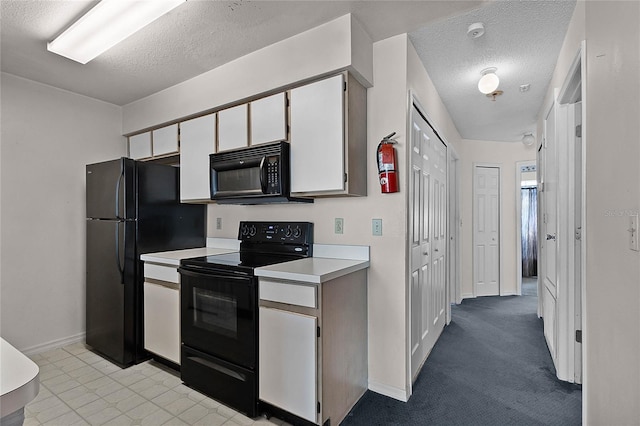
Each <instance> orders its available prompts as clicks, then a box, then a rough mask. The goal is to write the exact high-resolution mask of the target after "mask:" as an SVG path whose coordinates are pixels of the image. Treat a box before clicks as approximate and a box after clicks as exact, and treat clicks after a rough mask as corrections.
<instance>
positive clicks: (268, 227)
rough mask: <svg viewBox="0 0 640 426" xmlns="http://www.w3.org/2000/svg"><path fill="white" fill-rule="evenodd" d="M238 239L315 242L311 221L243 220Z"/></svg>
mask: <svg viewBox="0 0 640 426" xmlns="http://www.w3.org/2000/svg"><path fill="white" fill-rule="evenodd" d="M238 239H239V240H240V241H243V242H253V243H287V244H303V245H310V244H313V223H311V222H252V221H241V222H240V226H239V229H238Z"/></svg>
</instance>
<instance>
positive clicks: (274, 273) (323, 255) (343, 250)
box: [140, 239, 369, 284]
mask: <svg viewBox="0 0 640 426" xmlns="http://www.w3.org/2000/svg"><path fill="white" fill-rule="evenodd" d="M213 244H215V245H216V247H202V248H195V249H185V250H174V251H165V252H159V253H148V254H143V255H141V256H140V259H141V260H143V261H145V262H152V263H159V264H163V265H171V266H180V260H181V259H188V258H190V257H199V256H211V255H216V254H225V253H233V252H235V251H238V249H237V248H235V246H234V245H233V244H231V245H230V244H229V243H228V242H227V241H226V240H224V239H216V241H214V240H213V239H209V240H208V241H207V245H213ZM313 251H314V257H308V258H306V259H300V260H293V261H291V262H284V263H278V264H275V265H269V266H263V267H261V268H256V269H255V271H254V273H255V275H256V276H258V277H269V278H277V279H283V280H291V281H301V282H308V283H315V284H320V283H323V282H326V281H330V280H333V279H335V278H338V277H341V276H343V275H347V274H350V273H352V272H356V271H359V270H361V269H366V268H368V267H369V247H368V246H347V245H331V244H314V246H313Z"/></svg>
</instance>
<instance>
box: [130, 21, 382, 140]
mask: <svg viewBox="0 0 640 426" xmlns="http://www.w3.org/2000/svg"><path fill="white" fill-rule="evenodd" d="M371 54H372V53H371V39H370V38H369V36H368V35H367V33H366V32H365V31H364V30H363V29H362V26H361V25H360V24H359V23H358V21H356V20H355V19H354V18H353V17H352V16H351V15H344V16H342V17H340V18H337V19H335V20H333V21H330V22H328V23H326V24H323V25H320V26H318V27H316V28H312V29H310V30H308V31H305V32H303V33H300V34H297V35H295V36H293V37H290V38H288V39H285V40H282V41H280V42H278V43H274V44H272V45H270V46H267V47H265V48H263V49H260V50H257V51H255V52H252V53H250V54H248V55H245V56H243V57H241V58H238V59H236V60H234V61H231V62H229V63H226V64H224V65H222V66H220V67H218V68H215V69H213V70H210V71H207V72H205V73H203V74H200V75H198V76H196V77H194V78H192V79H190V80H187V81H185V82H183V83H179V84H176V85H175V86H172V87H169V88H168V89H165V90H162V91H160V92H158V93H155V94H153V95H150V96H148V97H146V98H143V99H140V100H138V101H135V102H132V103H130V104H128V105H125V106H124V107H123V112H124V115H123V123H122V129H123V133H124V134H129V133H132V132H137V131H139V130H142V129H145V128H149V127H156V126H158V125H160V124H163V123H166V122H171V121H175V120H178V119H182V118H185V117H188V116H193V115H197V114H201V113H202V112H204V111H210V110H215V109H220V108H221V107H222V106H225V105H229V104H233V103H238V102H240V101H242V100H244V99H247V98H251V97H254V96H256V95H259V94H266V93H269V92H273V91H276V90H279V89H281V88H283V87H287V86H290V85H292V84H293V83H297V82H300V81H304V80H309V79H312V78H316V77H317V76H319V75H326V74H330V73H335V72H337V71H340V70H349V71H350V72H352V74H353V75H354V76H355V77H356V78H358V79H359V80H360V82H361V83H362V84H363V85H365V87H369V86H370V85H371V79H372V70H371Z"/></svg>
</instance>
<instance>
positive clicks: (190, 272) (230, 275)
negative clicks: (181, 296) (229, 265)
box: [178, 266, 250, 280]
mask: <svg viewBox="0 0 640 426" xmlns="http://www.w3.org/2000/svg"><path fill="white" fill-rule="evenodd" d="M196 268H198V267H197V266H189V267H184V266H180V267H179V268H178V272H179V273H180V274H183V275H187V276H190V277H194V278H206V279H211V278H215V277H220V278H224V279H231V280H246V279H247V278H250V277H249V275H247V274H246V273H245V272H240V271H225V273H218V272H211V271H210V270H208V269H204V268H202V269H201V270H200V271H198V270H195V269H196Z"/></svg>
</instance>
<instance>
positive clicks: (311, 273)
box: [254, 257, 369, 284]
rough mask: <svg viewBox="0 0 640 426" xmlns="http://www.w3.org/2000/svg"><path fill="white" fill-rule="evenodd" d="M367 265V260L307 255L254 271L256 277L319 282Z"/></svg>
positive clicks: (364, 267)
mask: <svg viewBox="0 0 640 426" xmlns="http://www.w3.org/2000/svg"><path fill="white" fill-rule="evenodd" d="M368 267H369V261H368V260H352V259H332V258H327V257H308V258H306V259H300V260H294V261H291V262H285V263H277V264H275V265H269V266H263V267H261V268H256V269H255V271H254V273H255V275H256V276H258V277H269V278H277V279H281V280H291V281H301V282H308V283H314V284H321V283H323V282H326V281H330V280H333V279H335V278H338V277H341V276H343V275H347V274H350V273H352V272H356V271H359V270H361V269H366V268H368Z"/></svg>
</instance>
